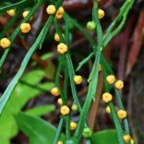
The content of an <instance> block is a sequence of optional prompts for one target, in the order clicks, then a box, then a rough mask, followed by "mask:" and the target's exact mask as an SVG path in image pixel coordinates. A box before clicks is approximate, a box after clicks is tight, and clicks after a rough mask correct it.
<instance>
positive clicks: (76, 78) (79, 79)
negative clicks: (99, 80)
mask: <svg viewBox="0 0 144 144" xmlns="http://www.w3.org/2000/svg"><path fill="white" fill-rule="evenodd" d="M74 82H75V84H81V83H82V76H80V75H76V76H74Z"/></svg>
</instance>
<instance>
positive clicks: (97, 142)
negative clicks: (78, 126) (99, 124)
mask: <svg viewBox="0 0 144 144" xmlns="http://www.w3.org/2000/svg"><path fill="white" fill-rule="evenodd" d="M91 141H92V144H118V143H119V142H118V138H117V132H116V130H103V131H100V132H97V133H95V134H93V136H92V138H91Z"/></svg>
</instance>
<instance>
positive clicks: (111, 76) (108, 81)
mask: <svg viewBox="0 0 144 144" xmlns="http://www.w3.org/2000/svg"><path fill="white" fill-rule="evenodd" d="M106 81H107V83H108V84H113V83H114V82H115V76H114V75H108V76H107V77H106Z"/></svg>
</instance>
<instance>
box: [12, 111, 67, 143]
mask: <svg viewBox="0 0 144 144" xmlns="http://www.w3.org/2000/svg"><path fill="white" fill-rule="evenodd" d="M15 119H16V122H17V124H18V127H19V128H20V130H21V131H23V132H24V133H25V134H26V135H27V136H29V138H30V144H52V142H53V139H54V137H55V134H56V128H55V127H54V126H53V125H51V124H50V123H48V122H46V121H44V120H42V119H41V118H39V117H36V116H30V115H27V114H24V113H22V112H19V113H18V114H17V115H16V116H15ZM61 137H62V138H61V139H64V138H65V137H64V135H61Z"/></svg>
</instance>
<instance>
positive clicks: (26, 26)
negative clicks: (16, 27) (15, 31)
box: [20, 23, 31, 33]
mask: <svg viewBox="0 0 144 144" xmlns="http://www.w3.org/2000/svg"><path fill="white" fill-rule="evenodd" d="M20 29H21V32H22V33H28V32H29V31H30V30H31V25H30V24H29V23H22V24H21V25H20Z"/></svg>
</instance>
